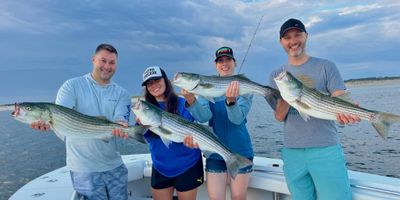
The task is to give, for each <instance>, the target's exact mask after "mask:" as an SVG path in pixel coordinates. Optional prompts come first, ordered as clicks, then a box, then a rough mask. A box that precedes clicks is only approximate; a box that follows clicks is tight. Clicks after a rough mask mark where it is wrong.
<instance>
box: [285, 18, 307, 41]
mask: <svg viewBox="0 0 400 200" xmlns="http://www.w3.org/2000/svg"><path fill="white" fill-rule="evenodd" d="M291 29H298V30H300V31H302V32H306V33H307V31H306V27H305V26H304V24H303V22H301V21H300V20H298V19H293V18H290V19H288V20H287V21H286V22H285V23H283V24H282V26H281V30H280V31H279V35H280V37H279V38H282V37H283V35H285V33H286V32H287V31H289V30H291Z"/></svg>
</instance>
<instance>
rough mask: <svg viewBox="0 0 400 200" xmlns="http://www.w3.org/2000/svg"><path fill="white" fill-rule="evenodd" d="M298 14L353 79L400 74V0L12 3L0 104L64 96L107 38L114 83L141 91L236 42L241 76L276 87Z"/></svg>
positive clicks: (315, 51)
mask: <svg viewBox="0 0 400 200" xmlns="http://www.w3.org/2000/svg"><path fill="white" fill-rule="evenodd" d="M289 18H297V19H300V20H302V21H303V22H304V24H305V25H306V28H307V32H308V34H309V38H308V42H307V50H306V51H307V53H308V54H309V55H312V56H315V57H321V58H326V59H328V60H331V61H333V62H335V63H336V65H337V67H338V68H339V70H340V72H341V74H342V76H343V78H344V79H345V80H347V79H352V78H364V77H382V76H399V75H400V53H399V52H400V51H399V50H398V48H399V47H400V40H399V35H400V22H399V19H400V2H399V1H396V0H392V1H390V0H382V1H369V0H363V1H313V0H309V1H292V0H269V1H261V0H214V1H207V0H197V1H188V0H164V1H162V0H153V1H145V0H113V1H105V0H104V1H102V0H69V1H54V0H29V1H18V0H2V1H1V3H0V55H1V61H2V62H1V65H0V81H1V82H0V103H9V102H15V101H49V100H54V98H55V95H56V93H57V90H58V88H59V87H60V85H61V84H62V83H63V82H64V81H65V80H67V79H69V78H72V77H76V76H81V75H83V74H86V73H89V72H91V70H92V63H91V58H92V56H93V54H94V50H95V48H96V46H97V45H98V44H100V43H109V44H112V45H114V46H115V47H116V48H117V50H118V52H119V60H118V69H117V72H116V74H115V76H114V78H113V81H114V82H116V83H118V84H120V85H121V86H122V87H124V88H126V89H127V90H128V92H129V93H130V94H132V95H140V94H141V93H142V88H141V86H140V84H141V79H142V72H143V71H144V69H146V68H147V67H148V66H153V65H157V66H162V67H163V68H164V69H165V71H166V72H167V74H168V76H169V77H172V76H173V74H174V73H176V72H179V71H185V72H194V73H199V74H205V75H211V74H216V70H215V66H214V62H213V60H214V53H215V50H216V49H217V48H219V47H221V46H229V47H232V48H233V50H234V55H235V58H236V60H237V65H238V66H237V70H236V72H237V73H244V74H245V75H246V76H247V77H249V78H250V79H252V80H254V81H257V82H259V83H261V84H267V83H268V76H269V73H270V72H271V71H272V70H274V69H276V68H279V67H280V66H281V65H282V64H284V63H285V62H286V61H287V55H286V53H285V52H284V50H283V49H282V47H281V46H280V43H279V28H280V26H281V25H282V23H283V22H285V21H286V20H287V19H289ZM258 25H259V26H258ZM257 26H258V29H257ZM256 30H257V32H256ZM253 36H254V37H253ZM252 39H253V40H252ZM251 41H252V42H251ZM249 46H250V48H249ZM247 50H248V52H247ZM246 52H247V56H246V57H245V55H246ZM244 58H245V61H244V63H243V65H242V68H241V70H240V72H239V68H240V65H241V64H242V62H243V59H244Z"/></svg>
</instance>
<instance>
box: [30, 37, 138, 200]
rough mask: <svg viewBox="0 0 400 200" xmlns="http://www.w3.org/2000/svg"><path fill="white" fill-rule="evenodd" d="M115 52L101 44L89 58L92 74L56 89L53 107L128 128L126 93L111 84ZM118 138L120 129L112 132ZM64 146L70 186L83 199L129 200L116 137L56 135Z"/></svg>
mask: <svg viewBox="0 0 400 200" xmlns="http://www.w3.org/2000/svg"><path fill="white" fill-rule="evenodd" d="M117 58H118V53H117V50H116V49H115V48H114V47H113V46H111V45H109V44H100V45H99V46H98V47H97V48H96V52H95V55H94V56H93V58H92V63H93V70H92V73H88V74H86V75H84V76H81V77H76V78H72V79H69V80H67V81H66V82H65V83H64V84H63V85H62V86H61V87H60V89H59V91H58V93H57V98H56V104H58V105H62V106H65V107H68V108H72V109H74V110H76V111H78V112H80V113H83V114H86V115H90V116H103V117H105V118H107V119H108V120H110V121H114V122H117V123H120V124H122V125H123V126H127V125H128V121H129V114H130V104H131V102H130V97H129V95H128V93H127V92H126V90H124V89H123V88H122V87H120V86H119V85H117V84H115V83H113V82H112V81H111V78H112V76H113V75H114V73H115V71H116V68H117ZM31 127H32V128H33V129H37V130H49V128H50V125H49V124H46V123H44V122H34V123H32V124H31ZM113 133H114V134H121V133H122V131H121V129H114V130H113ZM57 136H58V137H60V139H62V140H63V141H64V142H65V146H66V153H67V156H66V160H67V167H68V169H69V170H70V173H71V179H72V185H73V187H74V189H75V190H76V191H77V193H78V194H79V195H80V196H81V197H83V198H84V199H115V200H117V199H118V200H119V199H128V191H127V181H128V170H127V169H126V167H125V165H124V164H123V162H122V159H121V155H120V154H119V152H118V151H117V146H116V141H115V137H113V138H111V140H110V141H108V142H105V141H103V140H101V139H79V138H69V137H65V136H64V135H60V134H58V135H57Z"/></svg>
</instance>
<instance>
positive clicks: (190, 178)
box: [151, 157, 204, 192]
mask: <svg viewBox="0 0 400 200" xmlns="http://www.w3.org/2000/svg"><path fill="white" fill-rule="evenodd" d="M151 171H152V173H151V187H152V188H153V189H165V188H169V187H174V188H175V189H176V190H177V191H179V192H185V191H189V190H192V189H194V188H197V187H199V186H200V185H201V184H203V182H204V171H203V160H202V159H201V157H200V158H199V161H197V163H196V164H195V165H194V166H193V167H191V168H189V169H188V170H186V171H185V172H183V173H182V174H179V175H178V176H175V177H166V176H164V175H162V174H160V173H159V172H158V171H157V170H156V169H154V167H152V170H151Z"/></svg>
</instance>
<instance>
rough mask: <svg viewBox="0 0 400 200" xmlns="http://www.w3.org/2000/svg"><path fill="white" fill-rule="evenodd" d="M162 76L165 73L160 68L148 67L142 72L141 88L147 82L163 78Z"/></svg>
mask: <svg viewBox="0 0 400 200" xmlns="http://www.w3.org/2000/svg"><path fill="white" fill-rule="evenodd" d="M164 76H165V72H164V70H162V69H161V68H160V67H158V66H151V67H148V68H147V69H146V70H144V72H143V82H142V86H145V85H146V83H147V81H149V80H155V79H160V78H163V77H164Z"/></svg>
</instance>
